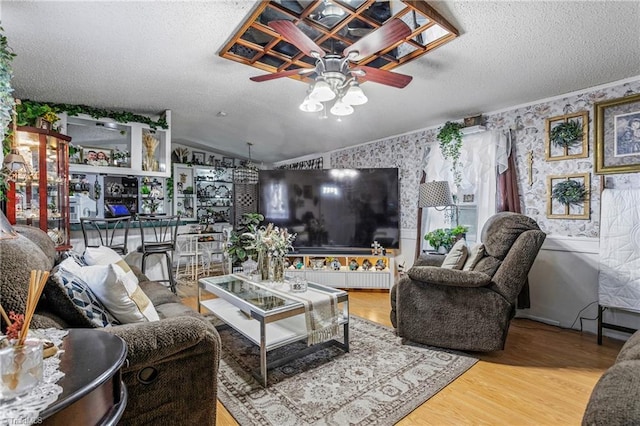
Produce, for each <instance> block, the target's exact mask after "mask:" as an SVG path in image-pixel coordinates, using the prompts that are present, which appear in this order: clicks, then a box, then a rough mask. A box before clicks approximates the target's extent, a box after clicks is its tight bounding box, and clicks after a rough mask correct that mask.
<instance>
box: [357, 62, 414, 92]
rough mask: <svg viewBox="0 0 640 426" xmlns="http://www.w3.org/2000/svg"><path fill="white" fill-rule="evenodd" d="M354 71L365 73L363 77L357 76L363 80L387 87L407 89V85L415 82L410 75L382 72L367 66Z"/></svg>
mask: <svg viewBox="0 0 640 426" xmlns="http://www.w3.org/2000/svg"><path fill="white" fill-rule="evenodd" d="M352 71H364V75H363V76H361V75H360V74H359V73H358V74H356V75H357V76H358V78H359V79H361V80H365V81H373V82H376V83H380V84H384V85H387V86H392V87H397V88H398V89H402V88H404V87H406V86H407V84H409V83H411V80H413V77H411V76H410V75H406V74H400V73H397V72H391V71H386V70H380V69H378V68H373V67H368V66H365V65H361V66H358V67H355V68H353V69H352Z"/></svg>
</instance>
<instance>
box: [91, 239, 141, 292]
mask: <svg viewBox="0 0 640 426" xmlns="http://www.w3.org/2000/svg"><path fill="white" fill-rule="evenodd" d="M84 261H85V263H86V264H87V265H89V266H94V265H111V264H115V265H118V266H119V267H120V269H122V271H123V272H124V274H125V275H124V280H125V281H126V283H127V285H128V286H131V287H133V286H137V285H138V284H139V281H138V277H136V274H134V273H133V271H132V270H131V268H130V267H129V264H128V263H127V262H126V261H125V260H124V259H123V258H122V256H120V255H119V254H118V253H116V252H115V251H113V249H111V248H109V247H106V246H100V247H87V248H86V249H85V251H84ZM98 298H99V297H98Z"/></svg>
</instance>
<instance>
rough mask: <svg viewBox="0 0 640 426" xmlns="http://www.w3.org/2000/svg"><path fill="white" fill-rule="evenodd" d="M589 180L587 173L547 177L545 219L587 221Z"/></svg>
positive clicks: (588, 214)
mask: <svg viewBox="0 0 640 426" xmlns="http://www.w3.org/2000/svg"><path fill="white" fill-rule="evenodd" d="M589 180H590V175H589V173H577V174H572V175H553V176H547V217H548V218H550V219H589V216H590V213H591V211H590V198H591V193H590V191H591V188H590V182H589Z"/></svg>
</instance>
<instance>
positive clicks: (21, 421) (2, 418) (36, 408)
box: [0, 328, 69, 426]
mask: <svg viewBox="0 0 640 426" xmlns="http://www.w3.org/2000/svg"><path fill="white" fill-rule="evenodd" d="M30 332H31V331H30ZM68 332H69V330H58V329H55V328H47V329H39V330H36V331H35V334H40V335H42V336H44V338H45V339H46V340H49V341H51V342H53V344H54V345H56V346H57V347H58V348H59V347H60V345H61V344H62V338H63V337H64V336H66V335H67V333H68ZM63 352H64V351H62V350H58V353H57V354H55V355H54V356H50V357H49V358H45V360H44V361H43V363H42V382H41V383H39V384H38V386H37V387H35V388H33V389H32V390H31V391H30V392H29V393H28V394H26V395H23V396H20V397H19V398H15V399H12V400H10V401H2V402H0V426H9V425H30V424H33V423H42V419H41V418H40V417H39V415H40V412H41V411H42V410H44V409H45V408H47V407H48V406H49V405H50V404H51V403H53V402H54V401H55V400H56V399H58V395H60V394H61V393H62V386H60V385H57V384H56V382H57V381H58V380H60V379H61V378H62V377H64V373H63V372H62V371H60V369H59V368H60V354H61V353H63Z"/></svg>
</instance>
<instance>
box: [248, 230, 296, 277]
mask: <svg viewBox="0 0 640 426" xmlns="http://www.w3.org/2000/svg"><path fill="white" fill-rule="evenodd" d="M252 238H253V239H254V244H253V246H254V247H255V249H256V250H257V252H258V270H259V271H260V273H261V275H262V279H263V280H267V279H269V274H268V271H269V267H271V270H272V275H273V277H272V278H273V281H276V282H282V281H284V257H285V256H286V255H287V253H289V251H290V250H291V249H293V241H294V240H295V239H296V234H290V233H289V231H288V230H287V229H286V228H279V227H277V226H275V225H274V224H273V223H270V224H268V225H267V226H266V227H264V226H263V227H260V228H258V229H257V230H256V231H255V233H253V234H252ZM265 269H266V270H265Z"/></svg>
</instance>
